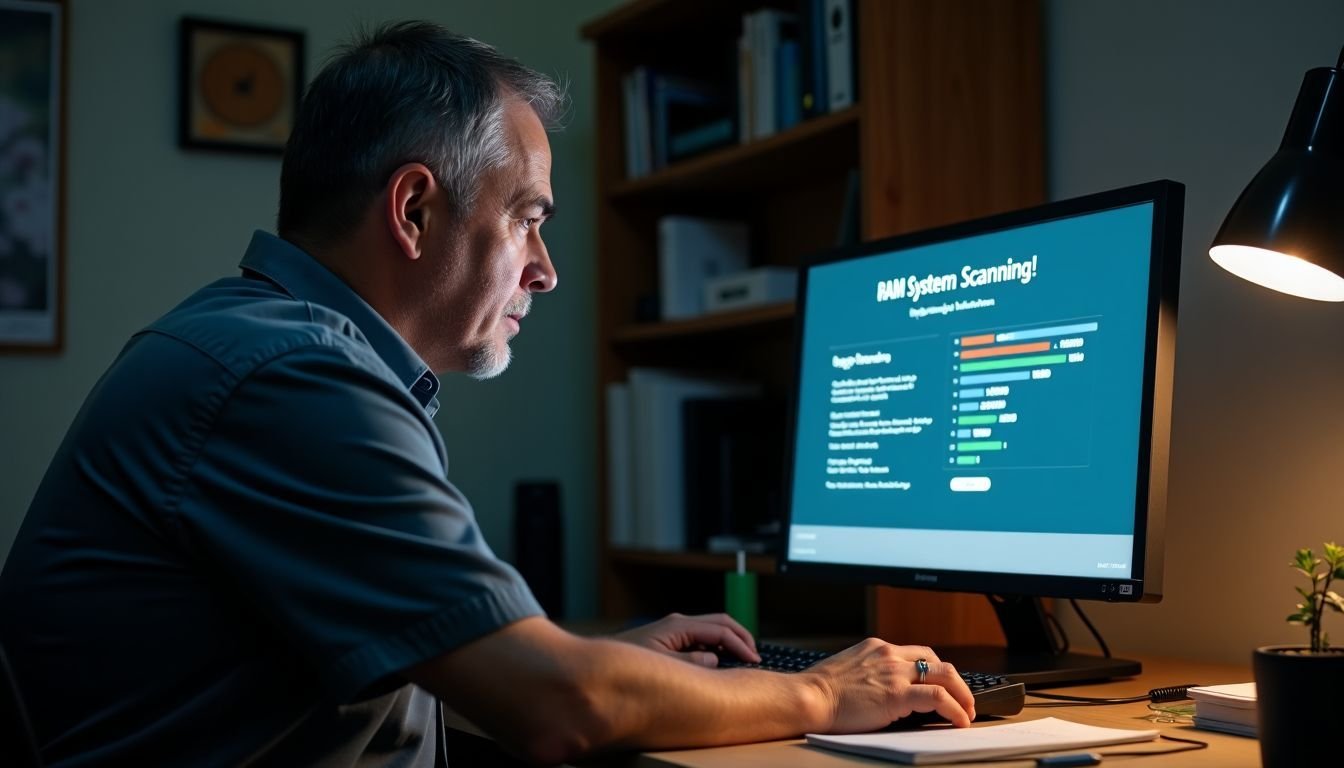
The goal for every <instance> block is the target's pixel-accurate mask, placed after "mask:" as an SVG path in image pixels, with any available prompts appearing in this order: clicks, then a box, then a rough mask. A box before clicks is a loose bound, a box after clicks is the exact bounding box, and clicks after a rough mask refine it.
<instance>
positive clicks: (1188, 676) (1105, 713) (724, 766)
mask: <svg viewBox="0 0 1344 768" xmlns="http://www.w3.org/2000/svg"><path fill="white" fill-rule="evenodd" d="M1142 661H1143V674H1142V675H1141V676H1139V677H1137V678H1131V679H1127V680H1119V681H1115V682H1110V683H1105V684H1101V685H1086V686H1071V687H1069V688H1067V689H1059V690H1058V692H1059V693H1067V694H1070V695H1076V696H1099V697H1102V696H1104V697H1116V698H1121V697H1127V696H1138V695H1142V694H1145V693H1147V692H1148V690H1149V689H1151V688H1158V687H1166V686H1171V685H1184V684H1187V683H1198V684H1201V685H1218V684H1221V683H1239V682H1246V681H1248V680H1250V679H1251V670H1250V665H1249V660H1248V663H1247V664H1246V665H1245V666H1236V665H1232V666H1229V665H1215V664H1203V663H1199V662H1188V661H1179V660H1173V659H1160V658H1143V659H1142ZM1046 701H1047V700H1045V699H1034V698H1032V697H1030V696H1028V697H1027V704H1028V706H1027V708H1026V709H1024V710H1023V711H1022V713H1021V714H1020V715H1018V716H1016V717H1014V718H1011V719H1010V720H1000V721H997V722H999V723H1004V722H1011V721H1013V720H1031V719H1036V718H1041V717H1058V718H1060V719H1063V720H1072V721H1075V722H1079V723H1087V724H1090V725H1101V726H1107V727H1112V728H1131V729H1152V728H1156V729H1158V730H1160V731H1162V732H1163V733H1167V734H1169V735H1172V736H1177V737H1179V738H1189V739H1198V740H1199V741H1204V742H1208V744H1209V747H1208V749H1202V750H1198V751H1189V752H1180V753H1176V754H1171V755H1165V756H1154V757H1145V758H1142V759H1141V760H1140V761H1139V762H1137V763H1133V765H1134V766H1135V768H1177V767H1178V766H1179V767H1180V768H1200V766H1210V767H1212V766H1217V768H1236V767H1237V766H1258V765H1260V743H1259V742H1258V741H1256V740H1255V739H1249V738H1245V737H1242V736H1233V735H1231V734H1224V733H1216V732H1213V731H1202V730H1198V729H1196V728H1194V727H1193V726H1191V725H1188V724H1180V723H1154V722H1153V721H1151V720H1149V719H1148V716H1149V715H1151V714H1152V712H1151V710H1149V709H1148V706H1147V704H1144V703H1138V704H1118V705H1110V706H1081V705H1080V706H1073V705H1066V706H1054V705H1053V704H1052V705H1050V706H1031V705H1032V704H1041V703H1045V702H1046ZM993 724H994V723H993V722H989V723H976V724H975V725H973V726H972V727H973V728H977V727H984V726H986V725H993ZM449 725H450V727H463V725H464V724H463V723H462V721H460V720H458V721H457V722H456V723H454V722H453V721H452V719H451V718H450V721H449ZM466 728H467V729H470V726H469V725H467V726H466ZM1178 746H1181V745H1179V744H1176V743H1174V742H1168V741H1160V740H1159V741H1154V742H1148V743H1144V744H1125V745H1120V746H1114V747H1099V748H1097V749H1095V750H1092V751H1096V752H1101V753H1105V752H1107V751H1115V750H1121V749H1124V750H1127V751H1128V750H1152V751H1153V752H1164V751H1166V750H1170V749H1175V748H1176V747H1178ZM1070 751H1082V750H1070ZM1117 759H1121V758H1117ZM1124 759H1126V760H1128V759H1129V758H1124ZM1034 764H1035V761H1034V759H1024V760H1022V761H1011V762H991V763H958V764H957V765H958V766H959V767H960V766H971V767H974V766H983V767H984V768H1019V767H1021V768H1026V767H1028V766H1033V765H1034ZM1127 764H1128V763H1127ZM583 765H585V766H589V768H595V767H597V766H600V767H601V768H776V766H790V768H794V767H796V768H854V766H879V765H881V766H892V765H896V763H890V762H885V761H881V760H873V759H869V758H865V757H859V756H857V755H846V754H843V753H840V752H831V751H827V750H823V749H817V748H815V747H809V746H808V745H807V744H806V742H804V741H803V740H802V739H788V740H785V741H771V742H764V743H760V744H740V745H737V746H732V747H712V748H708V749H687V750H676V751H667V752H646V753H641V754H628V755H606V756H603V757H600V758H596V759H593V760H591V761H584V762H583Z"/></svg>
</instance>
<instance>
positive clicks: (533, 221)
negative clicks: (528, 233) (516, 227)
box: [519, 219, 541, 230]
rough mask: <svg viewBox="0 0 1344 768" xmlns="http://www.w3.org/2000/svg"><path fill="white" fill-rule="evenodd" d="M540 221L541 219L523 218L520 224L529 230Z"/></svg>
mask: <svg viewBox="0 0 1344 768" xmlns="http://www.w3.org/2000/svg"><path fill="white" fill-rule="evenodd" d="M540 222H541V219H523V220H522V221H521V222H519V224H520V225H521V226H522V228H523V229H525V230H527V229H532V227H534V226H536V225H537V224H538V223H540Z"/></svg>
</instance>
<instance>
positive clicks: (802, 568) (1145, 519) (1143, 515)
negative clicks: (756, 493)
mask: <svg viewBox="0 0 1344 768" xmlns="http://www.w3.org/2000/svg"><path fill="white" fill-rule="evenodd" d="M1184 199H1185V187H1184V185H1182V184H1180V183H1179V182H1175V181H1171V180H1166V179H1163V180H1159V181H1152V182H1147V183H1144V184H1137V185H1134V186H1129V187H1123V188H1120V189H1113V190H1109V191H1105V192H1098V193H1095V194H1090V195H1085V196H1082V197H1076V198H1070V199H1068V200H1060V201H1056V202H1051V203H1045V204H1043V205H1039V206H1035V207H1032V208H1026V209H1022V210H1016V211H1010V212H1006V213H1000V214H995V215H992V216H987V217H984V218H979V219H974V220H971V221H964V222H958V223H955V224H949V225H945V226H941V227H936V228H932V229H926V230H921V231H918V232H911V233H907V234H902V235H896V236H893V237H887V238H882V239H878V240H872V241H869V242H864V243H859V244H855V245H851V246H846V247H841V248H834V249H831V250H826V251H821V252H818V253H814V254H811V255H810V256H809V257H807V258H805V259H804V260H803V262H802V264H801V268H800V269H799V275H798V292H797V299H796V304H795V307H796V311H795V318H794V361H793V363H794V367H793V376H794V378H793V391H792V392H791V393H790V399H791V408H790V410H789V412H788V419H787V420H788V424H787V429H788V432H787V434H788V441H787V443H786V445H787V446H788V450H787V452H786V456H785V462H784V472H783V474H784V482H785V486H784V489H783V492H784V501H785V504H784V511H785V517H784V525H783V530H782V533H781V542H780V555H779V565H778V570H779V572H780V573H786V574H790V575H793V576H797V577H804V578H815V579H818V580H825V581H841V582H847V583H855V582H861V583H865V584H874V585H886V586H894V587H910V588H917V589H934V590H942V591H956V592H979V593H987V594H1000V595H1026V596H1033V597H1057V598H1085V599H1094V600H1106V601H1119V602H1156V601H1157V600H1159V599H1160V598H1161V582H1162V571H1163V563H1162V560H1163V550H1164V541H1163V539H1164V537H1165V520H1166V501H1167V464H1168V447H1169V443H1170V426H1171V424H1170V421H1171V393H1172V386H1173V378H1174V376H1173V373H1174V362H1175V342H1176V314H1177V313H1176V309H1177V293H1178V287H1179V281H1180V254H1181V238H1182V234H1183V233H1182V225H1183V209H1184ZM1145 203H1152V204H1153V216H1152V232H1151V240H1150V248H1149V259H1150V264H1149V273H1148V299H1147V303H1148V306H1147V325H1146V329H1147V331H1146V333H1145V343H1144V362H1143V379H1142V403H1141V406H1140V425H1139V439H1138V441H1137V449H1138V453H1139V455H1138V465H1137V466H1138V472H1137V473H1136V476H1135V494H1134V498H1135V513H1134V517H1135V519H1134V542H1135V547H1134V554H1133V561H1132V562H1133V564H1134V567H1133V568H1132V569H1131V574H1130V578H1127V579H1116V578H1091V577H1083V576H1064V575H1043V574H1020V573H1003V572H998V571H970V570H951V569H948V570H942V569H928V568H908V567H898V566H873V565H852V564H841V563H820V562H816V561H811V560H791V559H790V557H789V551H790V549H789V537H790V532H791V530H792V526H793V474H794V462H795V457H796V452H797V446H796V441H797V414H798V408H799V402H798V400H799V396H800V393H799V389H800V387H799V386H798V385H799V382H801V376H802V363H803V360H802V353H803V351H802V347H803V323H804V322H805V319H806V317H807V306H806V305H807V290H808V277H809V274H810V272H811V270H812V269H813V268H814V267H818V266H824V265H828V264H834V263H837V262H840V261H848V260H852V259H859V258H865V257H868V256H873V255H876V254H880V253H887V252H891V251H899V250H907V249H910V248H916V247H919V246H925V245H931V244H935V243H941V242H948V241H952V240H957V239H964V238H967V237H974V236H979V235H985V234H989V233H993V232H997V231H1002V230H1008V229H1015V228H1019V227H1022V226H1030V225H1035V224H1042V223H1046V222H1049V221H1054V220H1058V219H1065V218H1072V217H1076V216H1081V215H1086V214H1090V213H1098V212H1102V211H1106V210H1111V209H1115V208H1123V207H1128V206H1132V205H1142V204H1145Z"/></svg>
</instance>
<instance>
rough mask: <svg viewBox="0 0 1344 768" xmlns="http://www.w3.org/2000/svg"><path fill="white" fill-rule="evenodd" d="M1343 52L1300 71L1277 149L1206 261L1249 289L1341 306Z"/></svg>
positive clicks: (1343, 273)
mask: <svg viewBox="0 0 1344 768" xmlns="http://www.w3.org/2000/svg"><path fill="white" fill-rule="evenodd" d="M1342 71H1344V51H1340V59H1339V62H1338V63H1337V64H1335V66H1334V67H1318V68H1316V69H1311V70H1308V71H1307V74H1306V77H1305V78H1303V80H1302V90H1301V91H1299V92H1298V94H1297V103H1296V104H1295V105H1294V106H1293V114H1292V117H1290V118H1289V119H1288V129H1287V130H1285V131H1284V132H1283V142H1282V143H1280V144H1279V151H1278V152H1276V153H1275V154H1274V156H1273V157H1271V158H1270V159H1269V162H1268V163H1265V167H1264V168H1261V169H1260V172H1259V173H1257V174H1256V175H1255V178H1254V179H1251V183H1250V184H1248V185H1247V186H1246V189H1245V190H1243V191H1242V193H1241V197H1238V198H1237V202H1236V203H1234V204H1233V205H1232V210H1231V211H1229V212H1228V214H1227V219H1226V220H1225V221H1223V226H1222V228H1221V229H1219V230H1218V235H1217V236H1216V237H1214V238H1213V245H1212V246H1211V247H1210V248H1209V256H1210V257H1211V258H1212V259H1213V260H1214V261H1215V262H1217V263H1218V265H1219V266H1221V267H1222V268H1223V269H1226V270H1227V271H1229V272H1231V273H1232V274H1234V275H1237V276H1238V277H1242V278H1245V279H1246V280H1250V281H1251V282H1253V283H1257V284H1259V285H1263V286H1265V287H1266V288H1272V289H1274V290H1276V291H1282V292H1283V293H1288V294H1291V295H1293V296H1301V297H1304V298H1308V299H1315V300H1317V301H1344V77H1341V72H1342Z"/></svg>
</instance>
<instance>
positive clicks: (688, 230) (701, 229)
mask: <svg viewBox="0 0 1344 768" xmlns="http://www.w3.org/2000/svg"><path fill="white" fill-rule="evenodd" d="M749 235H750V231H749V230H748V228H747V225H746V224H745V223H743V222H737V221H727V220H723V219H707V218H700V217H696V216H664V217H662V218H661V219H659V220H658V299H659V302H660V307H659V314H660V315H661V317H662V318H663V319H664V320H679V319H684V318H688V317H696V316H697V315H701V314H703V313H704V311H705V301H704V298H705V297H704V293H705V280H707V279H709V278H711V277H716V276H718V275H724V274H729V273H732V272H740V271H742V270H744V269H746V268H747V259H748V257H749V255H750V251H749V246H750V237H749Z"/></svg>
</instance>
